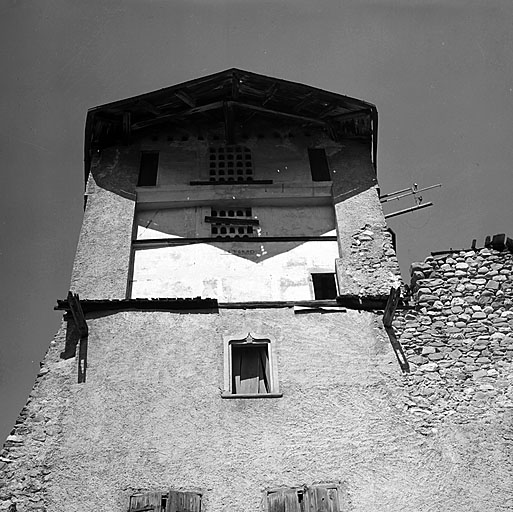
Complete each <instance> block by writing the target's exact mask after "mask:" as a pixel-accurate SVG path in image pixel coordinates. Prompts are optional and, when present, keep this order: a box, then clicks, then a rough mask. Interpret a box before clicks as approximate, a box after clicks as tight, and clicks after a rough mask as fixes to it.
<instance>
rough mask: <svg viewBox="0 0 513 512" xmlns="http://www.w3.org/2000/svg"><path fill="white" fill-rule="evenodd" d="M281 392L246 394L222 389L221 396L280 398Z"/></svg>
mask: <svg viewBox="0 0 513 512" xmlns="http://www.w3.org/2000/svg"><path fill="white" fill-rule="evenodd" d="M282 396H283V393H248V394H233V393H228V391H223V393H222V394H221V398H281V397H282Z"/></svg>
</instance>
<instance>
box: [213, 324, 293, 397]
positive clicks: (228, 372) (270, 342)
mask: <svg viewBox="0 0 513 512" xmlns="http://www.w3.org/2000/svg"><path fill="white" fill-rule="evenodd" d="M223 345H224V391H223V392H222V394H221V397H222V398H281V397H282V396H283V393H280V390H279V381H278V361H277V357H276V350H275V348H276V340H275V339H274V338H273V337H272V336H268V335H263V334H256V333H251V332H248V333H244V334H238V335H229V336H223ZM234 345H237V346H255V347H261V346H266V347H267V358H268V364H269V376H270V383H269V387H270V392H268V393H234V389H233V353H232V347H233V346H234Z"/></svg>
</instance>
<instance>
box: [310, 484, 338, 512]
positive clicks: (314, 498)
mask: <svg viewBox="0 0 513 512" xmlns="http://www.w3.org/2000/svg"><path fill="white" fill-rule="evenodd" d="M308 502H309V503H308V509H309V512H341V510H340V501H339V495H338V487H337V485H334V484H333V485H331V484H327V485H314V486H312V487H310V488H309V490H308Z"/></svg>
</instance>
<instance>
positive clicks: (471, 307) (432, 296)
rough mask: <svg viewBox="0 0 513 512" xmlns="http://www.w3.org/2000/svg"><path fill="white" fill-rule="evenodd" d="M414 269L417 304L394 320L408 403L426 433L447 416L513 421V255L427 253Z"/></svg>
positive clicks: (487, 250) (463, 419)
mask: <svg viewBox="0 0 513 512" xmlns="http://www.w3.org/2000/svg"><path fill="white" fill-rule="evenodd" d="M411 270H412V281H411V291H412V302H413V304H412V305H413V306H414V308H413V309H409V310H403V311H401V312H399V313H398V314H397V315H396V317H395V319H394V329H395V333H396V335H397V337H398V338H399V340H400V341H401V344H402V347H403V349H404V352H405V355H406V357H407V359H408V361H409V364H410V373H409V374H407V375H405V376H404V384H405V395H404V397H403V403H402V406H403V407H404V409H405V410H407V411H409V412H410V413H411V417H412V421H413V422H415V423H416V425H417V428H418V429H419V430H420V431H421V432H422V433H424V434H426V435H429V434H433V433H435V432H436V431H437V426H438V425H439V424H440V423H442V422H444V421H445V420H448V419H449V418H450V419H451V421H456V422H461V423H467V422H469V421H471V420H472V419H480V418H484V417H488V418H494V419H499V420H500V419H501V418H503V419H504V420H505V421H506V423H507V424H509V425H510V426H511V418H512V417H513V365H512V361H513V255H512V254H511V253H510V252H509V251H507V250H504V251H498V250H494V249H493V248H484V249H480V250H470V251H461V252H455V253H450V254H444V255H440V256H431V257H428V258H426V259H425V260H424V262H422V263H414V264H413V265H412V267H411ZM506 430H507V431H506V432H505V433H504V436H505V439H506V440H508V439H509V440H513V432H512V431H511V429H506ZM508 431H509V433H508Z"/></svg>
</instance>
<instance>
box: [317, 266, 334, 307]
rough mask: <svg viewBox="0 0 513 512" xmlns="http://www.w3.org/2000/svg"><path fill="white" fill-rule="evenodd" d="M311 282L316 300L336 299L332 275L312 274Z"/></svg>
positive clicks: (326, 273) (330, 273)
mask: <svg viewBox="0 0 513 512" xmlns="http://www.w3.org/2000/svg"><path fill="white" fill-rule="evenodd" d="M312 282H313V287H314V295H315V299H316V300H322V299H336V298H337V281H336V277H335V274H334V273H332V272H323V273H319V274H312Z"/></svg>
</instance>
